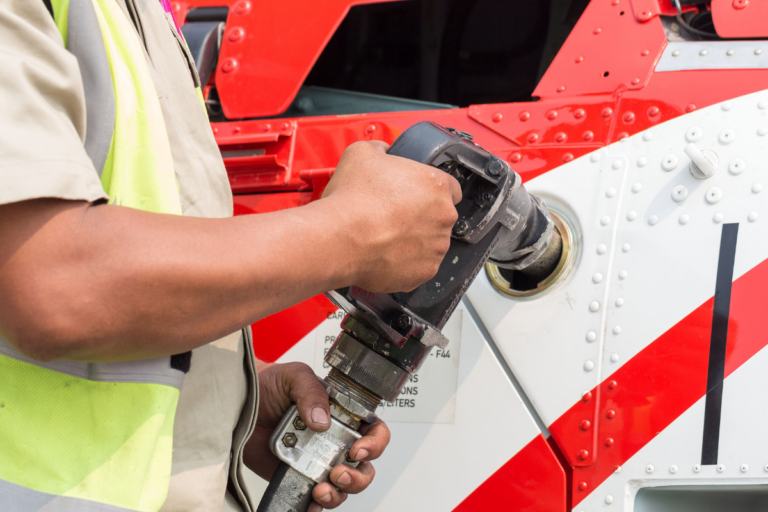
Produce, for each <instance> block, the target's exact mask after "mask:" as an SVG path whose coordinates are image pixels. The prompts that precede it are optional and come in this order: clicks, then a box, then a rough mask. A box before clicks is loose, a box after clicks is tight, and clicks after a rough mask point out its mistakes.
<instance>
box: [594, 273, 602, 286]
mask: <svg viewBox="0 0 768 512" xmlns="http://www.w3.org/2000/svg"><path fill="white" fill-rule="evenodd" d="M592 282H593V283H595V284H597V283H602V282H603V274H601V273H600V272H598V273H596V274H595V275H593V276H592Z"/></svg>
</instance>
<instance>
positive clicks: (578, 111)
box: [573, 108, 587, 119]
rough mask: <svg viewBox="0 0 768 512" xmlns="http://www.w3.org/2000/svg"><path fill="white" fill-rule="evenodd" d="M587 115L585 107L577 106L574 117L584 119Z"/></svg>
mask: <svg viewBox="0 0 768 512" xmlns="http://www.w3.org/2000/svg"><path fill="white" fill-rule="evenodd" d="M585 115H587V113H586V112H585V111H584V109H583V108H577V109H576V110H574V111H573V117H575V118H576V119H582V118H583V117H584V116H585Z"/></svg>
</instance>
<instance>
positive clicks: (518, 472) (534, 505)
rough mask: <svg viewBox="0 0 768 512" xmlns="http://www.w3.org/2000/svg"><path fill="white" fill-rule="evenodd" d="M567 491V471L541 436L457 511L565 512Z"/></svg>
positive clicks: (488, 480)
mask: <svg viewBox="0 0 768 512" xmlns="http://www.w3.org/2000/svg"><path fill="white" fill-rule="evenodd" d="M510 428H514V425H511V426H510ZM500 435H503V434H502V433H501V432H500ZM467 470H469V471H471V468H467ZM565 489H566V487H565V472H564V471H563V468H562V466H561V465H560V463H559V462H558V461H557V457H555V454H554V453H553V452H552V449H551V448H550V447H549V445H548V444H547V441H546V440H545V439H544V437H543V436H541V435H538V436H536V437H535V438H534V439H533V441H531V442H530V443H528V444H527V445H526V446H525V447H524V448H523V449H522V450H520V451H519V452H517V453H516V454H515V456H514V457H512V458H511V459H510V460H509V461H508V462H507V463H506V464H504V465H503V466H501V467H500V468H499V469H498V471H496V472H495V473H494V474H493V475H491V476H490V477H489V478H488V479H487V480H486V481H485V482H483V483H482V484H481V485H480V487H478V488H477V489H475V491H474V492H472V494H470V495H469V496H467V498H466V499H465V500H464V501H462V502H461V503H459V505H458V506H457V507H456V508H455V509H453V510H454V512H477V511H478V510H514V511H515V512H534V511H535V512H563V511H564V510H565V507H566V496H565V495H566V492H565Z"/></svg>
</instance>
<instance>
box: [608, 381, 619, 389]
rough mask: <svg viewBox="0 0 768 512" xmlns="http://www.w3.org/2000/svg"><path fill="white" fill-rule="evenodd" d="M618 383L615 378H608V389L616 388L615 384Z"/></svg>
mask: <svg viewBox="0 0 768 512" xmlns="http://www.w3.org/2000/svg"><path fill="white" fill-rule="evenodd" d="M618 385H619V383H618V382H616V381H615V380H609V381H608V389H610V390H614V389H616V386H618Z"/></svg>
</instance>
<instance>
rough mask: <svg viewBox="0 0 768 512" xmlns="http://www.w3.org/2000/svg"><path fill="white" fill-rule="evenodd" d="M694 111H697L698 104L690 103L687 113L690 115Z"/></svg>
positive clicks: (686, 109) (686, 108)
mask: <svg viewBox="0 0 768 512" xmlns="http://www.w3.org/2000/svg"><path fill="white" fill-rule="evenodd" d="M694 110H696V104H695V103H689V104H688V105H686V106H685V111H686V112H688V113H689V114H690V113H691V112H693V111H694Z"/></svg>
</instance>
